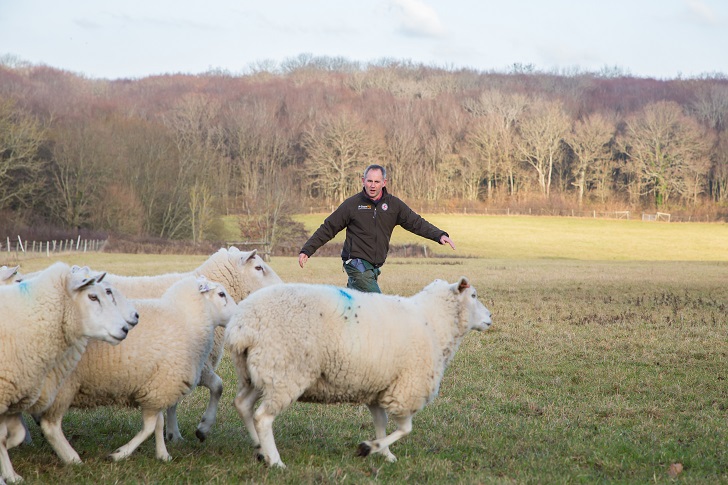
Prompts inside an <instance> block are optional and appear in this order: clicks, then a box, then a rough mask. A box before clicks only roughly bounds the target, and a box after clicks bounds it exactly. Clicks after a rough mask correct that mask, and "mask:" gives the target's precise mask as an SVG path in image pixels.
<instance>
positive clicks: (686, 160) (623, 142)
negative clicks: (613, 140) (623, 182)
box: [618, 101, 713, 208]
mask: <svg viewBox="0 0 728 485" xmlns="http://www.w3.org/2000/svg"><path fill="white" fill-rule="evenodd" d="M712 139H713V138H712V136H711V135H710V133H709V132H707V131H706V130H705V129H704V128H701V127H700V125H699V124H698V122H697V121H696V120H695V119H694V118H691V117H689V116H687V115H685V114H684V113H683V111H682V109H681V108H680V106H679V105H678V104H676V103H673V102H669V101H660V102H657V103H652V104H650V105H647V106H645V108H644V109H643V110H642V111H641V112H640V113H637V114H636V115H634V116H632V117H630V118H628V119H627V120H626V123H625V131H624V134H623V136H621V137H619V138H618V140H619V146H620V148H621V149H622V150H623V151H624V153H626V154H627V156H628V163H627V166H626V168H627V170H628V171H629V172H630V173H631V174H632V175H633V177H634V179H633V183H634V184H635V185H636V187H639V192H637V193H639V194H640V195H646V194H652V195H653V196H654V202H655V205H656V206H657V207H658V208H660V207H662V206H663V205H664V204H667V202H668V200H669V198H670V196H671V195H673V194H680V193H682V194H686V193H688V192H690V193H692V194H695V196H697V195H696V191H697V190H698V189H697V187H695V183H694V180H696V178H697V180H698V181H699V180H700V179H701V178H702V177H703V176H704V175H705V174H707V172H708V169H709V167H710V166H709V162H708V156H709V150H710V147H711V144H712ZM688 180H690V185H692V186H693V188H691V189H689V190H688V189H687V184H688Z"/></svg>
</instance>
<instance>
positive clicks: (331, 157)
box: [303, 114, 379, 203]
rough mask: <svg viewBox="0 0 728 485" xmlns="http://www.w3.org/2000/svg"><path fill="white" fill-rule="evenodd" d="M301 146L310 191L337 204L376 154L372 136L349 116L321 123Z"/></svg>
mask: <svg viewBox="0 0 728 485" xmlns="http://www.w3.org/2000/svg"><path fill="white" fill-rule="evenodd" d="M303 143H304V147H305V149H306V155H307V156H306V159H305V161H304V168H305V170H306V174H305V176H304V177H305V183H306V185H307V186H308V187H309V191H310V192H311V193H318V194H320V195H321V196H323V197H324V198H326V199H329V200H332V201H337V202H339V203H341V202H343V201H344V198H345V197H347V196H348V195H349V194H351V193H352V192H356V190H357V187H358V186H359V180H360V178H361V170H362V168H363V167H364V166H366V165H367V164H369V163H370V162H372V161H374V160H376V158H377V154H378V153H379V147H378V145H377V143H376V141H375V140H374V139H373V137H372V136H371V133H370V132H369V131H368V130H367V129H366V128H365V127H364V126H363V125H362V124H361V123H360V122H359V121H358V120H356V118H355V117H354V115H348V114H342V115H339V116H338V117H336V118H334V119H332V120H324V121H322V122H320V123H319V124H317V125H316V126H314V127H313V128H312V129H310V130H309V131H307V132H306V133H305V134H304V141H303Z"/></svg>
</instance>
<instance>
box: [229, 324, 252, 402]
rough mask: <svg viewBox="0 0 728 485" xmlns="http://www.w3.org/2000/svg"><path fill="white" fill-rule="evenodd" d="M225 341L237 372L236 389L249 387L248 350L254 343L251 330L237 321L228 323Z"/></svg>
mask: <svg viewBox="0 0 728 485" xmlns="http://www.w3.org/2000/svg"><path fill="white" fill-rule="evenodd" d="M231 323H232V322H231ZM225 341H226V342H227V348H228V350H229V351H230V355H231V357H232V360H233V363H234V364H235V372H236V373H237V374H238V391H240V390H241V389H242V388H243V387H250V386H251V385H252V383H251V380H250V370H249V369H248V351H249V349H250V348H251V347H252V346H253V344H254V343H255V339H254V335H253V332H251V331H250V329H249V328H246V327H245V325H240V322H239V321H238V322H235V324H234V325H232V326H230V325H228V328H227V331H226V335H225Z"/></svg>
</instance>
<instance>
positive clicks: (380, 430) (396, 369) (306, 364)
mask: <svg viewBox="0 0 728 485" xmlns="http://www.w3.org/2000/svg"><path fill="white" fill-rule="evenodd" d="M490 325H491V315H490V311H488V309H487V308H486V307H485V306H484V305H483V304H482V303H480V302H479V301H478V299H477V295H476V292H475V289H474V288H473V287H471V286H470V284H469V283H468V280H467V278H465V277H462V278H460V280H459V281H458V282H456V283H454V284H449V283H447V282H445V281H442V280H435V281H434V282H433V283H430V284H429V285H428V286H426V287H425V288H424V289H423V290H422V291H421V292H419V293H418V294H416V295H414V296H412V297H409V298H403V297H399V296H392V295H381V294H372V293H362V292H359V291H356V290H348V289H342V288H337V287H333V286H324V285H308V284H300V283H299V284H295V283H291V284H282V285H277V286H274V287H270V288H264V289H261V290H258V291H257V292H255V293H254V294H252V295H251V296H250V297H248V298H247V299H246V300H244V301H243V302H242V303H240V304H239V305H238V311H237V313H236V315H235V317H233V319H232V320H231V322H230V323H229V324H228V328H227V330H226V342H227V348H228V349H229V350H230V352H231V355H232V357H233V361H234V363H235V368H236V372H237V375H238V394H237V396H236V397H235V407H236V409H237V411H238V413H239V414H240V417H241V418H242V419H243V422H244V423H245V426H246V428H247V430H248V433H249V434H250V437H251V439H252V441H253V444H254V445H255V447H256V450H258V451H257V454H258V459H260V460H265V461H266V463H267V464H268V465H269V466H278V467H282V468H285V465H284V464H283V462H282V461H281V457H280V455H279V453H278V450H277V449H276V445H275V441H274V438H273V430H272V425H273V420H274V419H275V417H276V416H277V415H278V414H280V413H281V412H283V411H284V410H285V409H286V408H288V407H289V406H290V405H291V404H292V403H293V402H294V401H296V400H299V401H306V402H319V403H340V402H349V403H363V404H366V405H367V406H368V408H369V410H370V412H371V414H372V417H373V420H374V428H375V434H376V439H375V440H373V441H364V442H362V443H360V445H359V449H358V454H359V455H361V456H367V455H368V454H370V453H381V454H383V455H384V456H385V457H386V459H387V461H390V462H394V461H396V457H395V456H394V455H393V454H392V453H391V452H390V451H389V445H391V444H392V443H394V442H395V441H397V440H398V439H400V438H402V437H403V436H405V435H407V434H408V433H409V432H410V431H411V429H412V417H413V415H414V414H415V413H416V412H417V411H419V410H421V409H422V408H423V407H424V406H425V405H426V404H427V403H429V402H430V401H431V400H432V399H433V398H434V397H435V396H436V395H437V393H438V390H439V386H440V381H441V380H442V376H443V373H444V372H445V368H446V366H447V364H448V363H449V361H450V359H452V357H453V355H454V354H455V351H456V350H457V348H458V346H459V345H460V342H461V341H462V339H463V337H464V336H465V334H466V333H467V332H468V331H469V330H471V329H472V330H479V331H482V330H486V329H487V328H489V327H490ZM259 398H260V399H261V402H260V405H259V406H258V408H257V409H256V410H255V412H254V410H253V407H254V405H255V403H256V401H257V400H258V399H259ZM388 415H389V416H391V417H392V418H393V419H394V421H395V423H396V424H397V430H396V431H394V432H393V433H391V434H390V435H388V436H387V434H386V424H387V418H388Z"/></svg>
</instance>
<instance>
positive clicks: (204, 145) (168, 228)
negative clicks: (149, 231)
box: [160, 94, 229, 239]
mask: <svg viewBox="0 0 728 485" xmlns="http://www.w3.org/2000/svg"><path fill="white" fill-rule="evenodd" d="M219 112H220V103H219V102H217V101H215V100H212V99H210V98H209V97H207V96H204V95H198V94H192V95H187V96H185V97H183V98H182V99H181V100H180V101H179V102H178V103H177V104H176V105H175V106H174V109H173V110H172V111H171V112H170V113H168V114H167V115H166V116H165V118H164V120H165V124H166V125H167V126H168V127H169V128H170V129H171V130H172V132H173V136H174V140H175V144H176V146H177V151H178V153H179V163H178V165H177V167H175V169H174V170H172V171H171V173H168V174H166V175H167V177H168V178H169V179H171V180H172V181H173V183H174V190H173V191H172V192H171V198H170V199H169V201H168V202H167V204H166V206H165V210H164V215H163V217H162V234H160V236H164V235H166V236H167V237H173V238H175V237H183V236H192V237H193V239H195V238H197V237H199V236H201V234H202V233H204V228H205V227H206V226H208V225H209V222H210V221H209V218H210V217H211V216H210V214H211V208H210V204H212V201H213V200H215V198H216V196H217V195H218V194H224V196H227V183H228V180H229V171H228V166H227V158H226V157H225V151H224V144H223V136H222V134H223V130H222V129H221V127H220V125H219V123H218V119H217V118H218V115H219Z"/></svg>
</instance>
